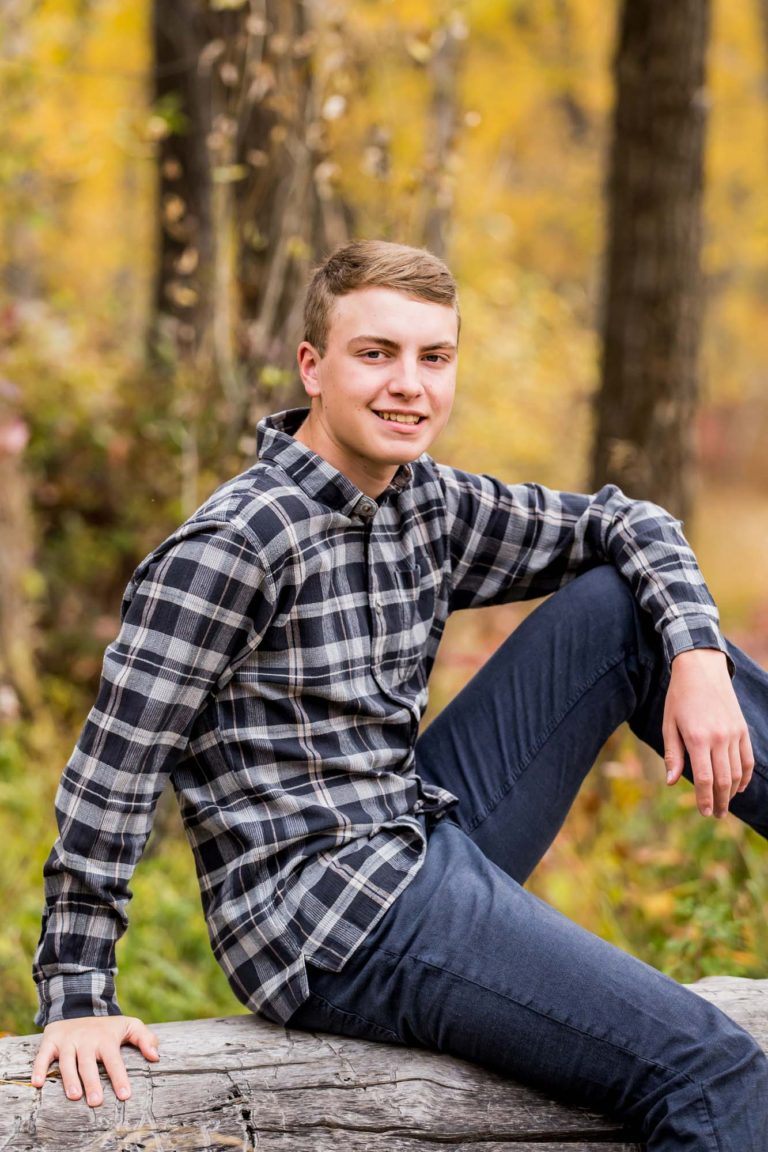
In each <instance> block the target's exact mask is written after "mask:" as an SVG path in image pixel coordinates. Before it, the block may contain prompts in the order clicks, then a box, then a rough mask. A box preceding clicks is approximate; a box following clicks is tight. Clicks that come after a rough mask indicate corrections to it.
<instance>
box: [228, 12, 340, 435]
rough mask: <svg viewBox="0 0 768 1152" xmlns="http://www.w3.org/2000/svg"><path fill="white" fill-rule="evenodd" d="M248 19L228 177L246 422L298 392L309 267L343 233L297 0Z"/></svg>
mask: <svg viewBox="0 0 768 1152" xmlns="http://www.w3.org/2000/svg"><path fill="white" fill-rule="evenodd" d="M263 12H264V16H263V22H262V25H261V27H259V25H258V24H255V23H254V22H253V21H252V27H253V32H252V35H251V38H250V43H249V50H248V54H247V64H246V66H247V70H248V74H249V84H248V86H247V90H246V91H245V92H244V93H243V97H242V99H241V100H240V107H239V115H238V132H237V161H238V164H239V165H240V168H241V170H242V171H243V173H244V174H245V178H244V179H242V180H240V181H238V182H237V183H236V184H235V186H234V187H235V193H236V235H237V278H238V280H237V282H238V287H239V299H240V320H241V328H240V333H239V336H240V346H241V350H242V355H243V358H244V361H245V363H246V365H247V375H248V379H249V397H248V399H249V404H250V413H249V419H250V422H251V423H254V422H255V420H256V419H257V418H258V417H259V416H260V415H262V414H263V412H264V411H265V410H268V409H269V408H270V407H282V406H283V405H285V404H290V403H293V402H295V401H297V400H299V399H300V398H301V395H302V393H301V389H300V387H299V385H298V377H297V374H296V369H295V354H296V345H297V343H298V341H299V340H300V339H301V336H302V305H303V294H304V293H303V290H304V286H305V284H306V280H307V277H308V274H309V271H310V268H311V267H312V265H313V264H314V263H316V262H317V261H318V260H319V259H321V258H322V257H324V256H326V255H327V254H328V253H329V252H330V251H331V250H332V249H333V248H335V247H337V246H338V245H339V244H341V243H343V242H344V241H346V240H347V239H348V238H349V236H348V227H347V219H346V216H345V213H344V210H343V207H342V205H341V203H340V201H339V198H338V196H337V194H336V192H335V189H334V187H333V181H332V176H333V171H334V169H333V165H331V164H330V162H329V161H328V157H327V152H326V146H325V132H324V121H323V116H322V108H321V104H322V100H323V97H322V94H321V93H320V92H319V90H318V87H319V84H318V79H317V70H316V66H315V55H316V52H317V51H318V31H317V29H316V27H315V26H314V23H313V20H312V8H311V6H310V5H309V4H307V3H303V2H302V0H266V2H265V4H264V8H263Z"/></svg>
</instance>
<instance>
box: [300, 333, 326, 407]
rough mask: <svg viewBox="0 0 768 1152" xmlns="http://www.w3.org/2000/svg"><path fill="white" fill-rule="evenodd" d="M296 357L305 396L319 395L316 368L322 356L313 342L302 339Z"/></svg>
mask: <svg viewBox="0 0 768 1152" xmlns="http://www.w3.org/2000/svg"><path fill="white" fill-rule="evenodd" d="M296 359H297V361H298V364H299V375H300V376H301V382H302V384H303V385H304V391H305V392H306V394H307V396H319V395H320V380H319V378H318V368H319V366H320V361H321V360H322V356H321V355H320V353H319V352H318V350H317V348H315V347H314V345H313V344H310V343H309V341H308V340H302V342H301V344H299V347H298V348H297V350H296Z"/></svg>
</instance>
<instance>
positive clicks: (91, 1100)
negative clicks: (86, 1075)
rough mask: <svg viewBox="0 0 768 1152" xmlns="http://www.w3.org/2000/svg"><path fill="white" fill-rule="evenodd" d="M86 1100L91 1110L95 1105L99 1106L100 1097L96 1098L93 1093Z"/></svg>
mask: <svg viewBox="0 0 768 1152" xmlns="http://www.w3.org/2000/svg"><path fill="white" fill-rule="evenodd" d="M87 1099H88V1103H89V1105H90V1106H91V1108H95V1107H96V1105H97V1104H101V1096H97V1095H96V1093H95V1092H91V1094H90V1096H88V1098H87Z"/></svg>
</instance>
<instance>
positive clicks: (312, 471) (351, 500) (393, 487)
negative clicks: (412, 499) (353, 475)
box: [256, 408, 413, 520]
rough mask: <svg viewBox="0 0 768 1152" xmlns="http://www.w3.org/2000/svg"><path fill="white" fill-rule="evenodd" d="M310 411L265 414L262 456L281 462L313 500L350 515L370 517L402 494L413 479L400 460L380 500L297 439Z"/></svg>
mask: <svg viewBox="0 0 768 1152" xmlns="http://www.w3.org/2000/svg"><path fill="white" fill-rule="evenodd" d="M308 413H309V409H308V408H289V409H288V410H287V411H285V412H276V413H274V414H273V415H272V416H265V417H264V419H263V420H260V421H259V423H258V427H257V429H256V436H257V445H258V455H259V460H262V461H266V460H269V461H271V462H272V463H273V464H277V465H279V467H280V468H282V469H283V471H284V472H286V473H287V474H288V475H289V476H290V477H291V479H292V480H293V481H294V483H295V484H298V486H299V487H300V488H301V490H302V491H303V492H304V493H306V495H307V496H309V497H310V498H311V499H312V500H317V501H318V502H319V503H320V504H325V505H326V506H327V507H329V508H333V509H334V510H336V511H338V512H342V513H344V514H345V515H347V516H360V517H362V518H363V519H364V520H370V519H372V518H373V517H374V516H375V514H376V511H377V509H378V507H379V503H380V502H381V501H382V500H384V499H385V498H388V497H394V496H397V495H399V494H400V493H401V492H402V491H403V489H404V488H407V487H408V485H409V484H410V483H411V480H412V479H413V469H412V468H411V466H410V465H409V464H401V465H400V467H399V468H398V470H397V472H396V473H395V475H394V477H393V478H392V483H391V484H390V485H389V486H388V487H387V488H386V489H385V491H384V492H382V494H381V496H380V497H379V500H378V502H377V501H376V500H374V499H373V497H372V496H368V495H366V493H365V492H362V491H361V490H360V489H359V488H358V487H357V486H356V485H355V484H353V483H352V481H351V480H348V479H347V477H346V476H345V475H344V474H343V473H342V472H339V471H338V470H337V469H336V468H334V467H333V465H331V464H329V463H328V461H327V460H324V459H323V457H322V456H318V455H317V453H316V452H313V451H312V450H311V448H307V446H306V445H305V444H301V443H300V442H299V441H298V440H295V439H294V433H295V432H297V431H298V429H299V427H300V426H301V424H302V423H303V422H304V420H305V419H306V417H307V415H308Z"/></svg>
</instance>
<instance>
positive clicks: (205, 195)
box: [149, 0, 214, 363]
mask: <svg viewBox="0 0 768 1152" xmlns="http://www.w3.org/2000/svg"><path fill="white" fill-rule="evenodd" d="M209 25H210V14H209V12H208V5H207V4H206V3H205V0H172V3H169V2H168V0H155V3H154V4H153V6H152V35H153V44H154V91H153V99H154V106H155V109H156V115H155V120H154V123H155V124H156V125H157V129H156V134H157V135H158V137H159V139H158V145H157V147H158V152H157V162H158V212H157V241H156V243H157V256H156V265H155V283H154V308H153V316H152V323H151V326H150V332H149V344H150V347H149V351H150V355H151V357H152V359H154V360H156V361H159V362H161V363H168V362H175V361H176V360H178V359H185V358H192V359H194V358H195V357H196V355H197V354H198V352H199V351H200V349H201V348H202V347H205V345H206V342H207V340H208V339H209V334H210V330H211V325H212V315H213V300H212V291H213V283H212V275H211V269H212V266H213V253H214V237H213V219H212V215H213V212H212V204H211V193H212V179H211V168H210V163H209V157H208V143H207V141H208V136H209V134H210V131H211V109H212V92H211V77H210V70H209V69H208V70H207V69H205V68H201V59H200V58H201V54H202V53H203V51H204V49H205V48H206V46H207V45H208V43H209V41H210V38H211V32H212V29H211V28H210V27H209Z"/></svg>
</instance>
